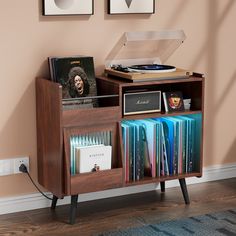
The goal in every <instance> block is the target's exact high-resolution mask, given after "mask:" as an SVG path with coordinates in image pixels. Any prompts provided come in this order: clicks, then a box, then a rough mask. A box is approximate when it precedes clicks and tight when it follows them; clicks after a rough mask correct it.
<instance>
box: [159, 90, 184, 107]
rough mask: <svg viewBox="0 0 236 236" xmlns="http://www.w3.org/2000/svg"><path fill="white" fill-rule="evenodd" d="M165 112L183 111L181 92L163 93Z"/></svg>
mask: <svg viewBox="0 0 236 236" xmlns="http://www.w3.org/2000/svg"><path fill="white" fill-rule="evenodd" d="M163 101H164V106H165V111H166V112H175V111H184V102H183V94H182V92H181V91H175V92H163Z"/></svg>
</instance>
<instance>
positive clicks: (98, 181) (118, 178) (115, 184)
mask: <svg viewBox="0 0 236 236" xmlns="http://www.w3.org/2000/svg"><path fill="white" fill-rule="evenodd" d="M122 186H123V178H122V168H115V169H111V170H103V171H98V172H92V173H84V174H79V175H75V176H72V177H71V193H70V195H76V194H81V193H88V192H96V191H102V190H106V189H112V188H119V187H122Z"/></svg>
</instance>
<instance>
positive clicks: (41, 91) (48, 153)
mask: <svg viewBox="0 0 236 236" xmlns="http://www.w3.org/2000/svg"><path fill="white" fill-rule="evenodd" d="M36 108H37V110H36V117H37V160H38V179H39V183H40V184H41V185H42V186H43V187H45V188H46V189H47V190H49V191H51V192H52V193H53V194H55V195H57V196H58V197H62V192H63V187H64V184H63V140H62V129H61V114H62V111H61V87H60V85H59V84H56V83H52V82H51V81H49V80H46V79H41V78H37V79H36Z"/></svg>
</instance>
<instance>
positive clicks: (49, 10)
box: [43, 0, 94, 16]
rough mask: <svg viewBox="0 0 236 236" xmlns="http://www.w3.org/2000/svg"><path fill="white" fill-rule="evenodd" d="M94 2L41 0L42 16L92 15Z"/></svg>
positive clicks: (87, 0) (89, 0) (88, 0)
mask: <svg viewBox="0 0 236 236" xmlns="http://www.w3.org/2000/svg"><path fill="white" fill-rule="evenodd" d="M93 1H94V0H43V15H45V16H56V15H93V12H94V2H93Z"/></svg>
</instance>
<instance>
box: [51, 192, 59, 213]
mask: <svg viewBox="0 0 236 236" xmlns="http://www.w3.org/2000/svg"><path fill="white" fill-rule="evenodd" d="M57 200H58V197H57V196H55V195H53V198H52V204H51V209H52V210H55V208H56V205H57Z"/></svg>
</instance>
